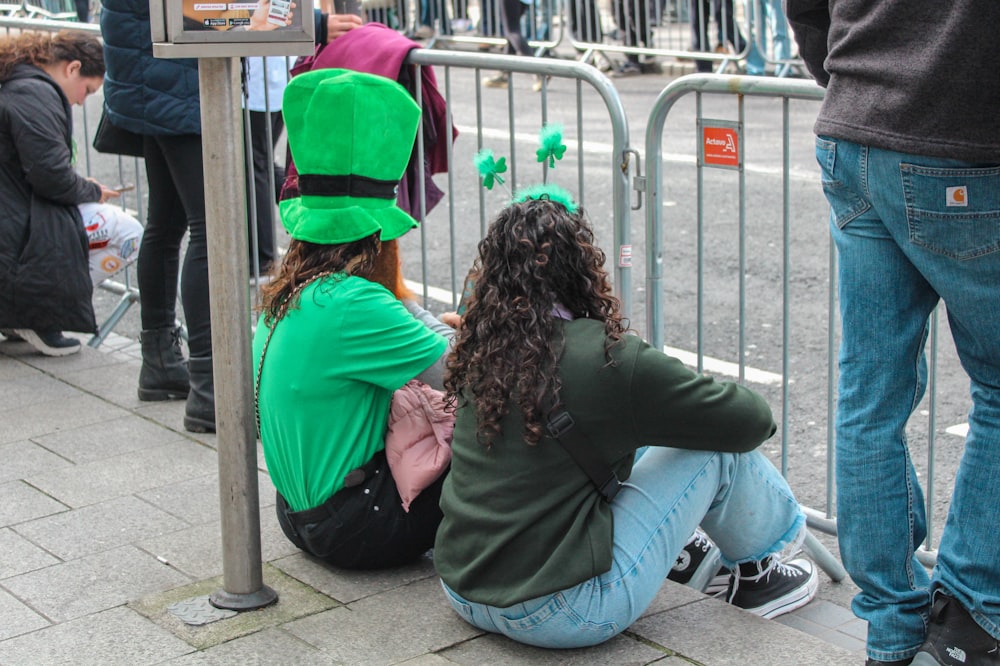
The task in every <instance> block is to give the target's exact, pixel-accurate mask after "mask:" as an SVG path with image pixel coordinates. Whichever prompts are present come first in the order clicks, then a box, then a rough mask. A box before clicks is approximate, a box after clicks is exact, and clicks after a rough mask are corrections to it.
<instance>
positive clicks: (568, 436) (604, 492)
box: [545, 405, 622, 502]
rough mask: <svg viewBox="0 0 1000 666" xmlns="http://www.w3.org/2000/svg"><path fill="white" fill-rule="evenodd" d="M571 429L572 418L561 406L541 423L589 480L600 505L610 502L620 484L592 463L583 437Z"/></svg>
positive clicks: (608, 469) (612, 474) (605, 469)
mask: <svg viewBox="0 0 1000 666" xmlns="http://www.w3.org/2000/svg"><path fill="white" fill-rule="evenodd" d="M575 426H576V422H575V421H574V420H573V417H572V416H571V415H570V413H569V412H568V411H566V409H565V408H563V407H562V406H561V405H556V406H555V407H554V408H552V409H550V410H549V412H548V415H547V416H546V419H545V428H546V429H547V430H548V432H549V436H551V437H552V438H553V439H555V440H556V441H558V442H559V443H560V444H562V447H563V448H564V449H566V453H568V454H569V457H570V458H572V459H573V461H574V462H575V463H576V464H577V465H579V466H580V469H582V470H583V471H584V472H585V473H586V474H587V476H589V477H590V481H591V482H592V483H593V484H594V487H596V488H597V492H599V493H600V494H601V497H603V498H604V501H606V502H610V501H611V500H613V499H614V498H615V496H616V495H617V494H618V491H619V490H621V487H622V482H621V481H619V480H618V475H617V474H615V471H614V470H613V469H611V467H609V466H607V465H605V464H604V463H602V462H600V461H599V460H596V459H594V457H593V455H591V453H590V452H591V451H592V450H593V449H592V448H591V447H590V446H589V443H590V441H589V439H588V437H587V434H586V433H584V432H583V431H581V430H580V429H579V428H577V427H575Z"/></svg>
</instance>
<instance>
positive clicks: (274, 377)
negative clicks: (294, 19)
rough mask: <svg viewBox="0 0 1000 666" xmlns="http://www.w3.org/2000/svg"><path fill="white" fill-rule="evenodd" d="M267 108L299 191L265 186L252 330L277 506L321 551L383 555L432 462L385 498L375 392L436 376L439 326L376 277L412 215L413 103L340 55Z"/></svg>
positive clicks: (423, 518)
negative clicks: (407, 181) (279, 122)
mask: <svg viewBox="0 0 1000 666" xmlns="http://www.w3.org/2000/svg"><path fill="white" fill-rule="evenodd" d="M282 108H283V114H284V118H285V126H286V131H287V133H288V143H289V148H290V150H291V153H292V156H293V158H294V160H295V164H296V165H298V169H299V175H298V187H299V194H300V196H298V197H295V198H291V199H286V200H284V201H282V202H281V206H280V212H281V221H282V224H283V225H284V227H285V229H286V230H287V231H288V232H289V234H290V235H291V237H292V240H291V242H290V244H289V247H288V252H287V254H286V255H285V257H284V258H283V260H282V262H281V264H280V266H279V267H278V268H277V270H276V272H275V273H274V275H273V277H272V280H271V282H270V283H269V284H268V285H266V286H265V287H264V289H263V296H264V302H263V306H262V310H263V312H262V314H261V318H260V321H259V323H258V326H257V330H256V333H255V336H254V342H253V358H254V367H255V380H256V386H257V391H256V395H257V401H258V403H257V404H258V409H259V426H260V437H261V442H262V444H263V448H264V457H265V459H266V460H267V466H268V470H269V471H270V473H271V478H272V481H273V482H274V485H275V487H276V488H277V490H278V497H277V507H276V508H277V514H278V522H279V523H280V525H281V527H282V529H283V531H284V533H285V535H286V536H287V537H288V538H289V540H291V541H292V543H294V544H295V545H297V546H298V547H299V548H301V549H302V550H304V551H306V552H307V553H310V554H311V555H313V556H315V557H317V558H320V559H322V560H324V561H325V562H327V563H329V564H332V565H334V566H338V567H342V568H349V569H376V568H382V567H391V566H398V565H401V564H405V563H407V562H411V561H414V560H416V559H417V558H419V557H420V556H421V555H422V554H423V553H424V552H426V551H427V550H428V549H429V548H430V547H431V546H432V545H433V542H434V534H435V531H436V530H437V526H438V523H439V522H440V520H441V511H440V509H439V507H438V498H439V495H440V491H441V482H442V480H443V478H444V477H443V476H442V477H439V478H437V479H436V480H434V481H433V483H431V484H430V485H429V486H428V487H426V488H424V489H423V490H422V492H420V493H419V495H417V496H416V498H415V499H412V498H411V497H405V498H401V494H404V495H405V494H406V493H400V492H399V490H397V484H396V481H394V479H393V476H392V475H391V474H390V469H389V466H388V463H387V459H386V452H385V448H386V444H385V439H386V431H387V426H388V424H389V412H390V402H391V400H392V398H393V393H394V392H395V391H397V389H400V388H401V387H403V386H404V385H406V384H407V383H408V382H410V380H413V379H414V378H417V379H420V380H422V381H424V382H426V383H427V384H429V385H431V386H434V385H435V384H436V385H437V388H441V376H442V375H441V373H442V367H443V355H444V354H445V352H446V349H447V347H448V337H450V335H451V334H453V331H452V329H450V328H449V327H447V326H445V325H443V324H441V323H440V322H439V321H437V320H436V319H435V318H434V317H433V316H431V315H430V314H429V313H427V312H425V311H423V310H422V309H421V308H419V306H417V305H416V304H415V303H412V302H411V301H406V302H401V301H400V300H398V299H397V297H396V296H395V295H394V293H393V291H390V289H393V290H396V292H397V293H398V292H399V291H400V290H399V282H400V280H399V278H398V273H399V264H398V258H397V255H396V254H395V252H394V251H393V250H395V248H394V244H395V243H394V241H395V239H396V238H398V237H399V236H402V235H403V234H404V233H406V232H407V231H409V230H410V229H412V228H415V227H416V226H417V222H416V221H415V220H414V219H413V218H412V217H410V216H409V215H407V214H406V213H404V212H403V211H402V210H400V209H399V208H398V207H397V206H396V201H395V199H396V195H395V187H396V183H397V182H398V181H399V179H400V177H401V176H402V174H403V171H404V169H405V168H406V164H407V162H408V160H409V158H410V153H411V151H412V149H413V142H414V138H415V136H416V132H417V128H418V123H419V121H420V109H419V107H418V106H417V104H416V103H415V102H414V101H413V99H412V97H410V95H409V94H408V93H407V92H406V90H405V89H404V88H403V87H402V86H400V85H398V84H397V83H395V82H393V81H390V80H389V79H386V78H383V77H379V76H374V75H371V74H362V73H358V72H351V71H347V70H342V69H321V70H316V71H313V72H308V73H305V74H301V75H299V76H297V77H295V78H293V79H292V80H291V82H290V83H289V84H288V87H287V88H286V90H285V95H284V100H283V103H282ZM331 114H332V115H334V116H335V117H337V118H339V119H340V122H341V125H340V127H338V128H337V130H336V131H331V129H330V124H329V122H328V120H329V118H330V117H331ZM380 246H381V247H383V248H385V249H386V252H384V253H381V252H380ZM380 282H382V283H385V284H386V285H387V286H388V287H389V288H387V287H386V286H383V285H382V284H380ZM442 412H443V409H442ZM411 499H412V502H411V501H410V500H411ZM404 505H405V506H404Z"/></svg>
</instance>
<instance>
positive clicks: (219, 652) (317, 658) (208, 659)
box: [166, 629, 447, 666]
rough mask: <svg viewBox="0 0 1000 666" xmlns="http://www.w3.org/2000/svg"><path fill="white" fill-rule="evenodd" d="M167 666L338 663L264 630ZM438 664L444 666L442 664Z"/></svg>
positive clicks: (299, 642)
mask: <svg viewBox="0 0 1000 666" xmlns="http://www.w3.org/2000/svg"><path fill="white" fill-rule="evenodd" d="M166 663H167V664H170V666H233V664H240V665H241V666H275V665H276V664H294V665H295V666H332V665H333V664H336V663H337V662H336V661H334V660H333V659H332V658H331V657H330V656H329V655H327V654H324V653H323V652H321V651H320V650H317V649H316V648H314V647H313V646H311V645H309V644H308V643H306V642H305V641H302V640H299V639H298V638H296V637H295V636H292V635H291V634H289V633H288V632H285V631H282V630H281V629H265V630H264V631H260V632H258V633H255V634H250V635H249V636H244V637H242V638H236V639H233V640H231V641H229V642H227V643H223V644H222V645H218V646H216V647H212V648H208V649H207V650H204V651H200V652H192V653H191V654H188V655H185V656H183V657H178V658H176V659H171V660H170V661H168V662H166ZM441 663H443V664H444V663H447V662H446V661H444V660H441ZM428 666H429V665H428Z"/></svg>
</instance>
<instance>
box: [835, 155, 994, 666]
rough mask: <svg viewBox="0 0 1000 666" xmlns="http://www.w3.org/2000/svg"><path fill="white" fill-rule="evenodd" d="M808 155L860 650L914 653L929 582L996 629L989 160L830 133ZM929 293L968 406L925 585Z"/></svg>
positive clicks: (843, 524)
mask: <svg viewBox="0 0 1000 666" xmlns="http://www.w3.org/2000/svg"><path fill="white" fill-rule="evenodd" d="M816 155H817V159H818V160H819V164H820V168H821V170H822V178H823V189H824V191H825V192H826V196H827V199H828V200H829V202H830V207H831V224H830V229H831V232H832V234H833V239H834V241H835V243H836V245H837V250H838V252H839V257H840V269H839V280H840V314H841V326H842V329H843V332H842V338H841V346H840V379H839V396H838V400H837V418H836V429H837V451H836V460H837V464H836V472H837V522H838V533H839V538H840V552H841V556H842V557H843V561H844V565H845V566H846V568H847V570H848V572H849V573H850V574H851V577H852V578H853V579H854V581H855V582H856V583H857V584H858V586H859V587H860V588H861V592H860V594H858V595H857V596H856V597H855V599H854V602H853V608H854V612H855V614H857V616H858V617H860V618H861V619H863V620H867V621H868V655H869V656H870V657H873V658H875V659H880V660H883V661H893V660H898V659H906V658H909V657H910V656H912V655H913V654H914V653H915V652H916V651H917V649H918V648H919V646H920V644H921V643H922V642H923V640H924V634H925V623H926V618H927V614H928V610H929V604H930V593H931V591H932V590H933V589H936V588H937V587H938V586H940V587H943V588H944V589H945V590H946V591H947V592H948V593H949V594H951V595H953V596H954V597H956V598H957V599H958V601H960V602H961V603H962V605H963V606H965V607H966V608H967V609H969V611H970V612H971V613H972V615H973V617H975V619H976V621H977V622H978V623H979V624H980V625H982V626H983V628H984V629H986V630H987V631H988V632H989V633H991V634H992V635H993V636H1000V538H998V537H997V532H998V526H1000V518H998V508H1000V316H997V303H1000V165H996V164H994V165H992V166H985V167H984V165H974V164H969V163H965V162H960V161H956V160H949V159H941V158H929V157H919V156H916V155H906V154H902V153H896V152H891V151H886V150H880V149H877V148H870V147H865V146H860V145H857V144H854V143H850V142H847V141H841V140H835V139H829V138H827V137H819V138H818V139H817V142H816ZM939 299H943V300H944V302H945V305H946V306H947V310H948V321H949V324H950V326H951V332H952V336H953V338H954V340H955V346H956V348H957V350H958V354H959V358H960V359H961V362H962V367H963V368H964V369H965V371H966V373H967V374H968V375H969V378H970V379H971V385H972V402H973V408H972V411H971V412H970V414H969V434H968V437H967V439H966V442H965V453H964V455H963V456H962V460H961V463H960V465H959V469H958V475H957V477H956V479H955V491H954V494H953V496H952V499H951V507H950V510H949V513H948V519H947V521H946V523H945V527H944V533H943V535H942V538H941V542H940V548H939V550H938V566H937V568H936V569H935V570H934V573H933V583H932V582H931V580H929V577H928V575H927V572H926V570H925V569H924V568H923V567H922V566H921V565H920V564H919V563H918V562H917V560H916V558H915V557H914V555H913V553H914V549H915V548H916V547H917V546H918V545H919V544H920V542H921V541H922V540H923V538H924V536H925V534H926V525H927V523H926V519H925V515H924V504H923V494H922V491H921V488H920V484H919V482H918V480H917V476H916V474H915V473H914V469H913V465H912V462H911V460H910V455H909V450H908V448H907V442H906V433H905V427H906V422H907V420H908V419H909V417H910V414H911V412H912V411H913V409H914V408H915V407H916V405H917V403H918V402H919V401H920V399H921V397H922V396H923V394H924V390H925V388H926V382H927V367H926V362H925V359H924V343H925V341H926V339H927V332H928V317H929V315H930V313H931V311H932V310H933V309H934V307H935V306H936V305H937V303H938V300H939Z"/></svg>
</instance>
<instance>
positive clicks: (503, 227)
mask: <svg viewBox="0 0 1000 666" xmlns="http://www.w3.org/2000/svg"><path fill="white" fill-rule="evenodd" d="M604 261H605V256H604V253H603V252H602V251H601V250H600V249H599V248H598V247H596V246H595V245H594V238H593V234H592V232H591V229H590V226H589V225H588V223H587V221H586V220H585V217H584V214H583V211H582V210H580V209H579V208H578V207H577V206H576V204H575V203H574V202H573V201H572V200H571V198H570V197H569V195H568V193H566V192H565V191H564V190H560V189H559V188H556V187H554V186H552V185H548V186H540V187H539V188H534V189H532V190H529V191H528V193H527V194H521V195H520V196H519V197H517V198H516V199H515V202H514V203H512V204H510V205H509V206H508V207H507V208H505V209H504V210H503V211H502V212H501V213H500V214H499V215H498V216H497V218H496V219H495V220H494V221H493V223H492V225H491V226H490V228H489V230H488V232H487V235H486V238H485V239H484V240H483V241H482V242H481V243H480V244H479V253H478V258H477V260H476V263H475V266H474V268H473V273H474V276H475V279H474V285H473V293H472V296H471V298H470V299H469V303H468V309H467V312H466V314H465V316H464V318H463V321H462V323H461V326H460V327H459V329H458V332H457V334H456V338H455V351H454V353H453V354H452V356H451V357H450V358H449V361H448V373H447V376H446V379H445V390H446V394H447V397H448V400H449V401H450V402H451V403H452V404H453V405H454V407H455V408H456V409H457V413H456V421H455V431H454V439H453V441H452V462H451V470H450V471H449V473H448V476H447V477H446V479H445V482H444V487H443V489H442V491H441V509H442V511H443V512H444V519H443V521H442V522H441V526H440V528H439V530H438V535H437V540H436V542H435V548H434V564H435V567H436V568H437V571H438V573H439V575H440V576H441V580H442V584H443V588H444V591H445V594H446V596H447V598H448V600H449V601H450V603H451V605H452V606H453V608H454V609H455V611H456V612H457V613H458V614H459V615H460V616H461V617H462V618H463V619H464V620H466V621H467V622H469V623H470V624H472V625H474V626H476V627H478V628H480V629H482V630H484V631H490V632H495V633H501V634H504V635H505V636H508V637H509V638H512V639H514V640H516V641H520V642H523V643H528V644H531V645H537V646H542V647H552V648H571V647H582V646H587V645H595V644H598V643H601V642H603V641H606V640H608V639H610V638H611V637H613V636H615V635H617V634H618V633H620V632H621V631H623V630H625V629H626V628H627V627H628V626H629V625H630V624H632V623H633V622H634V621H635V620H636V619H637V618H638V617H639V616H640V615H641V614H642V613H643V612H644V611H645V610H646V608H647V607H648V606H649V604H650V603H651V602H652V600H653V598H654V596H655V595H656V593H657V591H658V590H659V589H660V587H661V585H662V584H663V582H664V580H665V579H666V578H667V576H668V574H669V573H670V571H671V568H672V567H673V566H674V564H675V559H676V557H677V555H678V553H680V552H681V550H682V548H683V547H684V545H685V543H686V542H687V541H688V539H689V537H690V536H691V535H692V534H693V533H694V532H695V529H696V528H697V527H698V526H699V525H700V526H701V528H702V529H703V530H704V532H705V533H707V535H708V536H709V537H711V539H712V540H713V541H714V542H715V543H716V544H717V545H718V547H719V553H720V561H721V562H722V564H724V565H726V566H727V567H729V568H731V569H732V570H733V573H732V575H731V576H730V579H729V582H728V590H727V593H726V594H727V596H726V598H727V600H728V601H729V602H730V603H732V604H734V605H736V606H739V607H740V608H743V609H745V610H748V611H750V612H753V613H756V614H758V615H761V616H764V617H774V616H777V615H780V614H782V613H787V612H788V611H790V610H793V609H795V608H798V607H800V606H802V605H804V604H806V603H808V602H809V600H810V599H812V598H813V596H814V595H815V594H816V589H817V577H816V572H815V570H814V568H813V565H812V563H811V562H810V561H809V560H806V559H800V560H794V561H791V562H788V563H785V562H783V561H782V559H781V554H782V552H783V551H784V550H786V549H790V548H794V547H795V546H796V545H797V541H798V539H799V537H800V536H801V535H803V534H804V533H803V529H804V525H805V517H804V515H803V513H802V511H801V509H800V507H799V504H798V502H797V501H796V500H795V497H794V496H793V495H792V492H791V490H790V489H789V487H788V485H787V484H786V483H785V480H784V479H783V478H782V477H781V475H780V474H779V473H778V471H777V470H776V469H775V468H774V466H773V465H772V464H771V463H770V461H768V460H767V458H765V457H764V455H763V454H761V453H760V452H759V451H757V450H755V449H757V447H758V446H759V445H760V444H761V443H762V442H764V441H765V440H767V439H768V438H770V437H771V436H772V435H773V434H774V432H775V424H774V421H773V419H772V416H771V410H770V409H769V407H768V405H767V403H766V402H765V401H764V399H763V398H762V397H761V396H759V395H757V394H756V393H754V392H753V391H751V390H749V389H747V388H746V387H743V386H740V385H738V384H733V383H720V382H716V381H714V380H713V379H711V378H709V377H706V376H703V375H698V374H695V373H694V372H692V371H690V370H689V369H687V368H686V367H685V366H684V365H683V364H682V363H681V362H680V361H678V360H677V359H674V358H671V357H669V356H667V355H665V354H663V353H662V352H660V351H659V350H656V349H654V348H652V347H650V346H649V345H648V344H646V343H645V342H643V341H642V340H641V339H640V338H639V337H637V336H634V335H629V334H628V333H627V330H626V324H625V323H624V322H623V320H622V317H621V314H620V312H619V308H620V305H619V302H618V301H617V299H615V298H614V297H613V296H612V294H611V287H610V284H609V280H608V276H607V274H606V272H605V270H604ZM557 414H561V415H562V417H561V418H556V417H555V415H557ZM550 415H551V416H553V424H554V425H558V424H563V425H566V424H569V425H570V427H569V429H568V430H567V431H565V432H562V433H560V432H558V430H556V431H555V432H556V433H557V436H558V439H555V438H554V437H553V430H551V429H550V428H551V427H554V426H550V425H549V424H548V421H549V417H550ZM570 451H573V454H572V455H571V453H570ZM584 466H586V467H587V468H589V469H590V472H591V473H588V472H585V471H584V468H585V467H584ZM595 470H597V473H593V472H594V471H595ZM612 471H613V472H614V474H615V475H616V476H617V479H620V480H621V485H620V488H619V489H618V492H617V494H614V492H613V490H614V489H615V488H618V482H617V479H613V480H612V483H608V484H606V485H605V484H604V483H603V482H601V485H602V486H603V490H604V491H607V492H602V491H601V490H599V489H598V486H597V481H592V478H599V479H607V478H609V477H611V473H612Z"/></svg>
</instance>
